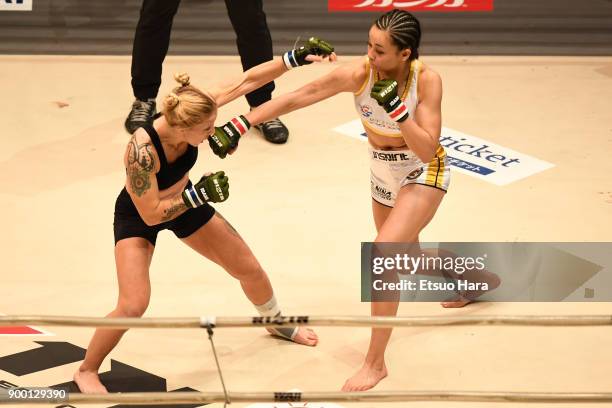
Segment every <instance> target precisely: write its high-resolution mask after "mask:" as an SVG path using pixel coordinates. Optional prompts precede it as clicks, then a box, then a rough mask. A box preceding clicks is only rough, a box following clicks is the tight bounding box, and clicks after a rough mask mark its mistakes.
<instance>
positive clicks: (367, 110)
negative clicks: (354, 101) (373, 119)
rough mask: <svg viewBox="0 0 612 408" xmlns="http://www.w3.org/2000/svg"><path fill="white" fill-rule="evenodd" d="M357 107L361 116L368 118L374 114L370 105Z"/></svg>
mask: <svg viewBox="0 0 612 408" xmlns="http://www.w3.org/2000/svg"><path fill="white" fill-rule="evenodd" d="M359 109H360V110H361V116H363V117H364V118H369V117H370V116H372V115H373V114H374V111H373V110H372V107H371V106H370V105H359Z"/></svg>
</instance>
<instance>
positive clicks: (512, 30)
mask: <svg viewBox="0 0 612 408" xmlns="http://www.w3.org/2000/svg"><path fill="white" fill-rule="evenodd" d="M243 1H250V0H243ZM140 4H141V0H106V1H99V0H34V7H33V11H31V12H15V11H2V12H0V39H1V40H0V53H2V54H117V55H125V54H130V53H131V47H132V38H133V36H134V30H135V27H136V22H137V21H138V13H139V8H140ZM264 8H265V10H266V13H267V16H268V24H269V26H270V30H271V32H272V38H273V40H274V46H275V53H276V54H278V53H280V52H281V51H282V50H286V49H288V48H289V47H291V46H293V44H294V42H295V40H296V39H297V37H298V36H301V38H302V39H305V38H308V37H309V36H311V35H317V36H320V37H322V38H325V39H327V40H329V41H330V42H332V43H333V44H334V45H335V46H336V49H337V51H338V52H339V53H343V54H362V53H365V43H366V38H367V31H368V27H369V26H370V24H371V22H372V21H373V19H374V18H375V16H377V15H378V14H379V13H342V12H340V13H328V11H327V0H264ZM416 14H417V15H418V16H419V17H420V19H421V21H422V23H423V27H424V28H423V31H424V38H423V47H422V52H423V53H425V54H434V55H436V54H445V55H452V54H462V55H478V54H483V55H612V0H495V11H493V12H490V13H469V12H468V13H433V12H423V13H416ZM174 23H175V24H174V30H173V37H172V43H171V46H170V52H169V53H170V54H174V55H237V51H236V47H235V44H234V38H235V37H234V32H233V31H232V28H231V26H230V23H229V19H228V17H227V15H226V10H225V4H224V2H223V1H222V0H183V2H182V4H181V8H180V9H179V13H178V14H177V16H176V18H175V20H174Z"/></svg>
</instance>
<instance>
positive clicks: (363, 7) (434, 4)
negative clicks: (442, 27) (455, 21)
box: [327, 0, 493, 11]
mask: <svg viewBox="0 0 612 408" xmlns="http://www.w3.org/2000/svg"><path fill="white" fill-rule="evenodd" d="M393 8H398V9H403V10H409V11H493V0H327V9H328V10H329V11H386V10H391V9H393Z"/></svg>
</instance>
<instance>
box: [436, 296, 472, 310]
mask: <svg viewBox="0 0 612 408" xmlns="http://www.w3.org/2000/svg"><path fill="white" fill-rule="evenodd" d="M470 303H472V300H470V299H466V298H464V297H463V296H461V295H460V296H457V297H456V298H455V299H452V300H446V301H444V302H440V304H441V305H442V307H443V308H445V309H454V308H461V307H463V306H466V305H468V304H470Z"/></svg>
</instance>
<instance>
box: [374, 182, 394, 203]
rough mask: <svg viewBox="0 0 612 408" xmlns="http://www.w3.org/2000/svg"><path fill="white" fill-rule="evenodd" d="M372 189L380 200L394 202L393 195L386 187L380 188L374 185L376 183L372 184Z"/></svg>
mask: <svg viewBox="0 0 612 408" xmlns="http://www.w3.org/2000/svg"><path fill="white" fill-rule="evenodd" d="M370 183H371V187H372V195H374V196H375V197H378V198H382V199H383V200H392V199H393V195H392V194H391V192H390V191H389V190H387V189H386V188H384V187H381V186H378V185H376V184H374V182H370Z"/></svg>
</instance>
